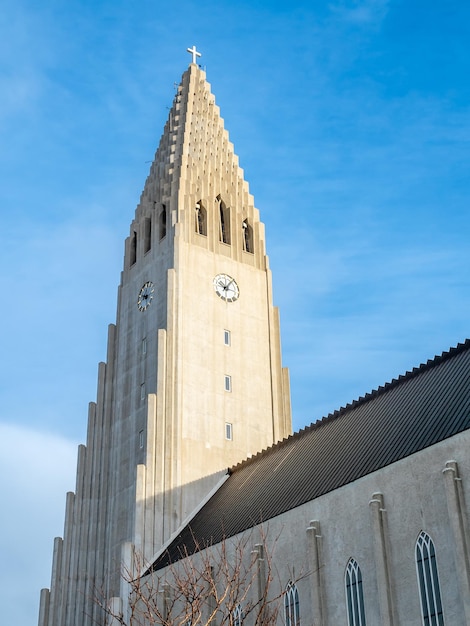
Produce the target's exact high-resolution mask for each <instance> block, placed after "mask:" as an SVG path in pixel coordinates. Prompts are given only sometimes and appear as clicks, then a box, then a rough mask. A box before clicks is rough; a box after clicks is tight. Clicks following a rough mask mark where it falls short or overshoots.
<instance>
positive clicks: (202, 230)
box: [195, 200, 207, 236]
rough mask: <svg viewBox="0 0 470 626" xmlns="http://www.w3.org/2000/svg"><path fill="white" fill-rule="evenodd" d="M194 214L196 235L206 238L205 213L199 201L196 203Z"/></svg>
mask: <svg viewBox="0 0 470 626" xmlns="http://www.w3.org/2000/svg"><path fill="white" fill-rule="evenodd" d="M195 214H196V215H195V228H196V232H197V233H198V235H205V236H207V211H206V209H205V208H204V206H203V204H202V202H201V201H200V200H199V202H197V203H196V207H195Z"/></svg>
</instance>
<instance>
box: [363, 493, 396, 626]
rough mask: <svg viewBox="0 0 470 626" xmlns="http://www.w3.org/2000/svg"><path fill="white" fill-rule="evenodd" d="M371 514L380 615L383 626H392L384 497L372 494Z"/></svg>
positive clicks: (392, 604) (391, 600)
mask: <svg viewBox="0 0 470 626" xmlns="http://www.w3.org/2000/svg"><path fill="white" fill-rule="evenodd" d="M369 510H370V514H371V523H372V536H373V540H374V555H375V565H376V571H377V590H378V594H379V606H380V615H381V618H382V622H381V623H382V625H383V626H393V625H394V624H395V623H396V622H395V618H394V603H393V597H392V586H391V576H390V560H389V555H390V548H389V536H388V527H387V511H386V509H385V504H384V497H383V494H381V493H374V494H373V495H372V500H371V501H370V502H369Z"/></svg>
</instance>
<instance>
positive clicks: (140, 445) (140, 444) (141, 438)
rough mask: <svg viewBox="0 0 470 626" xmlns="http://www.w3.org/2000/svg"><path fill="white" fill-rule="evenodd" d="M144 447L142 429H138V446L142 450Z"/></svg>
mask: <svg viewBox="0 0 470 626" xmlns="http://www.w3.org/2000/svg"><path fill="white" fill-rule="evenodd" d="M143 447H144V431H143V430H141V431H139V448H140V449H141V450H142V449H143Z"/></svg>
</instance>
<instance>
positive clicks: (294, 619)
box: [284, 581, 300, 626]
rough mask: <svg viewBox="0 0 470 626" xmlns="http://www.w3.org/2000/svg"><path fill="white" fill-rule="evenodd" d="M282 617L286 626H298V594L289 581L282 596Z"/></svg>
mask: <svg viewBox="0 0 470 626" xmlns="http://www.w3.org/2000/svg"><path fill="white" fill-rule="evenodd" d="M284 617H285V620H286V626H300V608H299V592H298V591H297V587H296V586H295V585H294V583H292V582H291V581H289V582H288V583H287V587H286V591H285V595H284Z"/></svg>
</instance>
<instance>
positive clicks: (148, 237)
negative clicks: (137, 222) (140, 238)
mask: <svg viewBox="0 0 470 626" xmlns="http://www.w3.org/2000/svg"><path fill="white" fill-rule="evenodd" d="M151 247H152V219H151V218H150V217H146V218H145V219H144V252H148V251H149V250H150V248H151Z"/></svg>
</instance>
